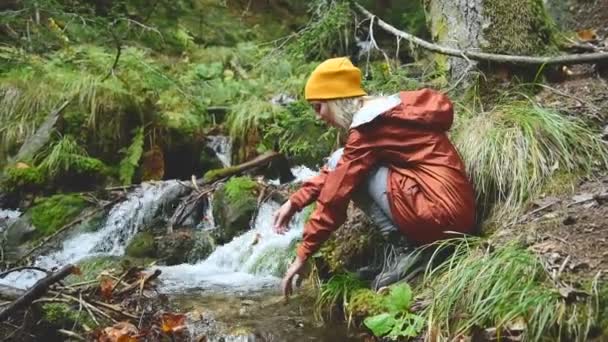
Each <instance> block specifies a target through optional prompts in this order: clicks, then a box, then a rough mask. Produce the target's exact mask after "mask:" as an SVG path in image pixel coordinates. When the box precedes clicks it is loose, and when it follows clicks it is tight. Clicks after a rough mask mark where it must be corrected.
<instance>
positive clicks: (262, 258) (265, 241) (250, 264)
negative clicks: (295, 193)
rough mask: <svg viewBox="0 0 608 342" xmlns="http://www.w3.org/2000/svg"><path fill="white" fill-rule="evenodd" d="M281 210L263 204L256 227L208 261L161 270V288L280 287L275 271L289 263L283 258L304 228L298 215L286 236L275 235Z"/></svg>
mask: <svg viewBox="0 0 608 342" xmlns="http://www.w3.org/2000/svg"><path fill="white" fill-rule="evenodd" d="M278 208H279V204H278V203H275V202H268V203H264V204H262V205H261V206H260V210H259V213H258V216H257V218H256V221H255V224H254V227H253V228H252V229H251V230H249V231H247V232H245V233H244V234H242V235H240V236H238V237H236V238H234V239H233V240H232V241H231V242H229V243H227V244H225V245H223V246H220V247H218V248H217V249H216V250H215V251H214V252H213V253H212V254H211V255H210V256H209V257H208V258H207V259H205V260H203V261H201V262H199V263H196V264H193V265H192V264H181V265H176V266H168V267H161V268H160V269H161V270H162V272H163V273H162V275H161V279H162V283H163V284H162V289H163V290H164V291H167V292H174V291H178V290H183V289H187V288H205V289H222V288H223V289H231V290H234V289H239V290H252V289H260V288H263V287H266V286H275V285H276V284H278V282H279V278H277V277H275V276H274V275H272V272H273V270H274V269H276V267H277V263H285V262H289V261H290V260H285V258H284V256H285V254H286V251H287V250H288V249H289V248H290V245H291V243H292V242H293V241H294V240H295V239H297V238H298V237H300V236H301V234H302V228H303V225H304V222H303V221H304V220H303V217H302V215H301V214H299V215H297V216H296V217H295V218H294V220H293V221H292V224H291V225H290V227H291V229H290V230H289V231H288V232H287V233H286V234H284V235H279V234H276V233H275V232H274V231H273V230H272V217H273V214H274V212H275V210H277V209H278Z"/></svg>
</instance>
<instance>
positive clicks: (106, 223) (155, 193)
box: [0, 154, 348, 341]
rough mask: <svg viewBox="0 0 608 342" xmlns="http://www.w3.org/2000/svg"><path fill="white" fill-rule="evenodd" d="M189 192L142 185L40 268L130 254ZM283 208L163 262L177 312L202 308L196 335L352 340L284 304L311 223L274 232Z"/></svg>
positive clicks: (272, 205) (30, 279) (10, 280)
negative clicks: (211, 246)
mask: <svg viewBox="0 0 608 342" xmlns="http://www.w3.org/2000/svg"><path fill="white" fill-rule="evenodd" d="M228 155H229V154H228ZM292 172H293V173H294V175H296V177H297V179H296V181H301V180H302V179H305V178H308V177H310V176H312V175H314V174H315V173H314V172H313V171H311V170H309V169H307V168H303V167H298V168H294V169H292ZM186 190H187V189H186V188H185V187H183V186H182V185H181V184H180V183H179V182H177V181H164V182H155V183H145V184H142V185H141V186H140V187H138V188H136V189H135V190H133V191H132V192H130V193H129V194H128V196H127V198H126V199H125V200H124V201H122V202H120V203H118V204H116V205H115V206H114V207H113V208H112V209H111V210H110V212H109V213H108V214H107V216H106V217H105V219H104V220H102V223H101V225H100V227H99V228H98V229H97V230H96V231H93V232H91V231H89V232H83V231H78V230H77V229H76V230H75V233H74V235H73V236H71V237H68V238H66V239H65V240H64V242H63V244H62V245H61V246H60V247H59V248H58V249H57V250H55V251H53V252H51V253H48V254H46V255H42V256H39V257H38V258H37V260H36V261H35V265H37V266H40V267H43V268H53V267H57V266H61V265H64V264H67V263H77V262H78V261H80V260H83V259H85V258H88V257H91V256H100V255H117V256H120V255H123V254H124V252H125V248H126V246H127V244H128V243H129V241H130V240H131V239H132V238H133V236H134V235H135V234H136V233H137V232H138V231H139V230H141V229H142V228H144V227H145V226H146V225H149V224H150V223H151V222H152V221H153V220H154V219H155V218H158V217H161V216H162V217H165V218H166V217H167V215H170V210H169V209H170V208H171V204H174V203H175V200H176V199H178V198H179V197H180V196H182V195H183V194H184V192H185V191H186ZM209 202H211V201H209ZM278 207H279V203H276V202H267V203H263V204H262V205H261V206H260V208H259V210H258V213H257V216H256V219H255V222H254V224H253V226H252V228H251V229H250V230H248V231H247V232H245V233H243V234H242V235H240V236H238V237H236V238H234V239H233V240H232V241H231V242H229V243H227V244H225V245H223V246H219V247H217V248H216V250H215V251H214V252H213V253H212V254H211V255H210V256H209V257H207V258H206V259H205V260H201V261H199V262H196V263H194V264H182V265H176V266H162V267H159V268H160V269H161V270H162V275H161V277H160V290H161V292H164V293H165V294H166V295H167V296H169V298H171V302H172V303H173V304H174V305H175V306H176V309H179V310H187V311H190V312H191V313H190V315H189V316H190V317H191V318H192V317H193V315H195V314H196V313H200V314H201V316H203V317H205V319H200V317H199V319H191V323H190V326H189V330H190V331H191V332H192V337H193V339H194V338H195V337H196V336H197V333H199V334H203V335H205V336H208V337H209V340H210V341H269V340H271V341H311V340H312V341H336V340H339V341H345V340H348V338H347V333H346V330H345V328H344V326H343V325H341V324H331V325H329V324H326V325H323V324H319V322H316V321H315V320H313V319H312V304H311V303H312V300H310V298H307V297H305V296H303V295H300V296H296V298H295V299H294V300H292V301H290V303H289V304H287V305H286V304H285V303H283V302H282V301H281V297H280V296H279V289H278V284H279V282H280V276H281V275H282V274H283V273H284V271H285V269H286V267H287V265H288V263H289V262H290V261H291V260H292V259H293V243H294V241H295V239H296V238H298V237H299V236H301V234H302V229H303V225H304V222H303V217H302V215H297V216H296V217H295V218H294V219H293V221H292V222H291V224H290V227H291V229H290V230H289V231H288V232H287V233H286V234H284V235H278V234H275V233H274V232H273V231H272V215H273V213H274V211H275V210H276V209H278ZM211 212H212V208H211V206H209V207H208V208H207V210H206V213H205V215H204V217H206V219H203V220H202V221H203V222H204V223H202V224H200V225H199V226H197V227H196V228H193V229H211V228H213V226H214V222H213V215H212V214H211ZM0 215H3V216H4V219H5V221H6V220H7V219H9V220H14V219H16V218H18V216H19V215H20V213H19V212H13V211H4V210H3V211H0ZM42 276H43V274H41V273H39V272H34V271H23V272H20V273H17V272H15V273H11V274H10V275H9V276H8V277H6V278H4V279H0V283H2V284H7V285H11V286H14V287H19V288H28V287H30V286H32V285H33V284H34V283H35V282H36V281H37V280H38V279H40V278H41V277H42ZM203 312H204V314H203ZM256 336H257V337H256Z"/></svg>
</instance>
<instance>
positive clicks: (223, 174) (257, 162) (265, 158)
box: [198, 151, 281, 185]
mask: <svg viewBox="0 0 608 342" xmlns="http://www.w3.org/2000/svg"><path fill="white" fill-rule="evenodd" d="M280 155H281V154H280V153H278V152H274V151H270V152H266V153H264V154H262V155H260V156H257V157H255V158H254V159H252V160H249V161H246V162H244V163H242V164H239V165H236V166H230V167H226V168H223V169H217V170H211V171H208V172H207V173H205V176H204V177H203V180H202V183H200V181H199V183H198V184H199V185H205V184H209V183H212V182H214V181H216V180H218V179H221V178H228V177H232V176H234V175H237V174H240V173H243V172H244V171H247V170H250V169H253V168H255V167H258V166H262V165H266V164H268V163H270V162H271V161H272V160H274V159H275V158H277V157H279V156H280Z"/></svg>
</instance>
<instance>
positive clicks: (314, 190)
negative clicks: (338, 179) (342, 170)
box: [289, 167, 329, 211]
mask: <svg viewBox="0 0 608 342" xmlns="http://www.w3.org/2000/svg"><path fill="white" fill-rule="evenodd" d="M328 173H329V170H328V169H327V167H323V168H322V169H321V172H320V173H319V174H318V175H316V176H314V177H312V178H310V179H308V180H306V181H305V182H304V183H303V184H302V186H301V187H300V189H298V191H296V192H294V193H293V194H292V195H291V196H289V200H290V201H291V205H292V206H294V208H295V209H296V210H297V211H300V210H302V209H303V208H304V207H306V206H307V205H309V204H311V203H312V202H314V201H316V200H317V198H318V197H319V193H320V192H321V189H322V188H323V184H324V183H325V178H326V177H327V174H328Z"/></svg>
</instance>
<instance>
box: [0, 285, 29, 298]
mask: <svg viewBox="0 0 608 342" xmlns="http://www.w3.org/2000/svg"><path fill="white" fill-rule="evenodd" d="M24 293H25V290H23V289H19V288H16V287H12V286H10V285H4V284H2V285H0V298H2V299H8V300H15V299H17V298H19V297H21V296H23V294H24Z"/></svg>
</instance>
